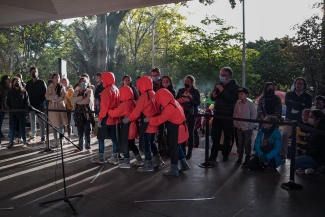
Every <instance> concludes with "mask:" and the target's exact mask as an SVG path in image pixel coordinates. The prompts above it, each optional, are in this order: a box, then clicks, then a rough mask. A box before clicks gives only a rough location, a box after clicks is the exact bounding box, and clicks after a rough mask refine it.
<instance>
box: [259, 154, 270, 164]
mask: <svg viewBox="0 0 325 217" xmlns="http://www.w3.org/2000/svg"><path fill="white" fill-rule="evenodd" d="M261 160H262V162H263V163H264V164H265V163H266V164H268V163H269V162H270V160H269V159H268V158H267V157H266V155H264V154H263V155H262V156H261Z"/></svg>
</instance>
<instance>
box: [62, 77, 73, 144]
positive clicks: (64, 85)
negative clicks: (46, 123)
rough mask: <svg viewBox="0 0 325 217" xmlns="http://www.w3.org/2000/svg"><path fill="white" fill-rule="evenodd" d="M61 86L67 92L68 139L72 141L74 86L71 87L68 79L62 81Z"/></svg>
mask: <svg viewBox="0 0 325 217" xmlns="http://www.w3.org/2000/svg"><path fill="white" fill-rule="evenodd" d="M61 85H62V88H64V91H65V92H66V95H65V101H64V103H65V106H66V109H67V122H68V124H67V130H68V138H69V139H71V133H72V128H73V127H74V121H73V118H72V112H71V110H73V104H72V103H71V101H70V98H71V96H72V94H73V92H74V89H73V87H72V85H70V82H69V79H67V78H62V79H61Z"/></svg>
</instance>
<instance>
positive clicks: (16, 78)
mask: <svg viewBox="0 0 325 217" xmlns="http://www.w3.org/2000/svg"><path fill="white" fill-rule="evenodd" d="M15 81H20V78H19V77H13V78H12V79H11V90H15V89H14V88H15V85H14V82H15ZM20 91H21V92H25V91H26V90H25V88H24V87H23V85H22V84H20Z"/></svg>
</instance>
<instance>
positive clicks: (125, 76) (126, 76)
mask: <svg viewBox="0 0 325 217" xmlns="http://www.w3.org/2000/svg"><path fill="white" fill-rule="evenodd" d="M128 77H129V78H130V86H129V87H131V88H132V87H133V85H132V78H131V76H130V75H124V76H123V78H122V87H123V86H124V79H125V78H128Z"/></svg>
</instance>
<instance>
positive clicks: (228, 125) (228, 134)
mask: <svg viewBox="0 0 325 217" xmlns="http://www.w3.org/2000/svg"><path fill="white" fill-rule="evenodd" d="M233 129H234V124H233V121H231V120H222V119H218V118H213V121H212V135H211V137H212V142H213V145H212V148H211V156H210V157H211V158H217V157H218V151H219V145H220V139H221V134H222V131H223V134H224V142H223V145H222V155H223V156H224V157H228V156H229V154H230V151H231V149H232V144H233V143H232V138H233Z"/></svg>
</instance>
